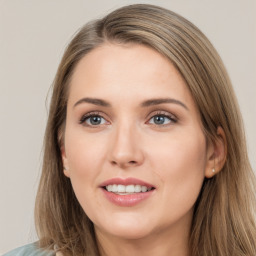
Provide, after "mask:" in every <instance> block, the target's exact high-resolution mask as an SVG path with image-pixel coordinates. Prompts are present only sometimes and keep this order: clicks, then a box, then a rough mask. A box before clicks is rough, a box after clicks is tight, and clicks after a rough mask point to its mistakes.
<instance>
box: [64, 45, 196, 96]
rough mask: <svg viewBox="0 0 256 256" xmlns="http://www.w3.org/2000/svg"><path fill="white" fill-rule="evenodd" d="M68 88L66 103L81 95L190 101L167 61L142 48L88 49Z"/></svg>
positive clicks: (175, 72)
mask: <svg viewBox="0 0 256 256" xmlns="http://www.w3.org/2000/svg"><path fill="white" fill-rule="evenodd" d="M70 86H71V88H70V97H69V98H70V100H73V99H74V98H76V99H78V98H79V97H82V96H84V97H85V96H93V97H101V96H104V97H106V98H109V100H114V99H115V96H117V97H116V98H117V99H123V100H125V99H127V98H129V97H128V96H131V98H133V99H134V100H136V99H137V100H139V99H140V98H143V97H144V98H150V97H155V98H157V97H163V96H165V97H167V96H169V97H174V96H175V97H176V98H178V100H181V99H183V101H184V100H185V101H191V100H192V98H191V95H190V92H189V90H188V88H187V85H186V83H185V81H184V79H183V78H182V76H181V75H180V73H179V72H178V71H177V69H176V68H175V67H174V65H173V64H172V63H171V61H170V60H168V59H167V58H166V57H164V56H163V55H161V54H160V53H158V52H157V51H156V50H154V49H152V48H149V47H147V46H144V45H116V44H104V45H102V46H101V47H98V48H96V49H94V50H92V51H91V52H90V53H88V54H87V55H85V56H84V57H83V58H82V59H81V60H80V62H79V63H78V65H77V67H76V68H75V71H74V73H73V76H72V79H71V84H70ZM135 95H136V97H134V96H135Z"/></svg>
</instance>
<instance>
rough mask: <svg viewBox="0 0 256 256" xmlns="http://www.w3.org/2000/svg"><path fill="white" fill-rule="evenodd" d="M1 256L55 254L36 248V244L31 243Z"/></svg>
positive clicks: (51, 255) (44, 255)
mask: <svg viewBox="0 0 256 256" xmlns="http://www.w3.org/2000/svg"><path fill="white" fill-rule="evenodd" d="M3 256H55V252H54V251H46V250H42V249H40V248H38V247H37V243H33V244H28V245H25V246H22V247H19V248H17V249H14V250H12V251H10V252H7V253H6V254H4V255H3Z"/></svg>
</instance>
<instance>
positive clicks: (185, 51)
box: [7, 5, 256, 256]
mask: <svg viewBox="0 0 256 256" xmlns="http://www.w3.org/2000/svg"><path fill="white" fill-rule="evenodd" d="M254 189H255V178H254V175H253V172H252V170H251V167H250V164H249V161H248V157H247V152H246V144H245V137H244V133H243V124H242V120H241V116H240V112H239V109H238V105H237V101H236V98H235V95H234V92H233V89H232V86H231V83H230V81H229V78H228V75H227V73H226V71H225V68H224V66H223V64H222V61H221V59H220V57H219V56H218V54H217V53H216V51H215V49H214V48H213V46H212V45H211V44H210V42H209V41H208V40H207V38H206V37H205V36H204V35H203V34H202V32H200V31H199V30H198V28H196V27H195V26H194V25H192V24H191V23H190V22H188V21H187V20H185V19H184V18H182V17H180V16H179V15H177V14H175V13H173V12H171V11H168V10H166V9H163V8H160V7H156V6H152V5H131V6H126V7H123V8H120V9H118V10H116V11H114V12H112V13H110V14H109V15H107V16H106V17H104V18H103V19H100V20H97V21H93V22H91V23H89V24H87V25H86V26H85V27H83V28H82V29H81V30H80V31H79V32H78V34H77V35H76V36H75V37H74V39H73V40H72V42H71V43H70V45H69V46H68V48H67V49H66V52H65V53H64V56H63V59H62V61H61V63H60V66H59V69H58V72H57V75H56V78H55V81H54V88H53V95H52V101H51V107H50V115H49V119H48V124H47V129H46V135H45V151H44V163H43V170H42V177H41V181H40V185H39V190H38V195H37V200H36V210H35V218H36V224H37V230H38V235H39V239H40V240H39V242H38V243H37V244H33V245H29V246H27V247H23V248H21V249H18V250H16V251H15V252H12V253H10V254H7V255H17V254H18V253H20V254H19V255H28V253H31V255H48V254H49V255H55V252H57V255H65V256H66V255H90V256H92V255H111V256H115V255H128V254H129V255H160V256H161V255H172V256H178V255H180V256H199V255H202V256H203V255H204V256H205V255H207V256H208V255H212V256H214V255H216V256H217V255H218V256H222V255H223V256H224V255H225V256H226V255H235V256H241V255H250V256H253V255H256V247H255V244H256V243H255V240H256V229H255V220H254V215H255V190H254ZM15 253H16V254H15ZM22 253H23V254H22Z"/></svg>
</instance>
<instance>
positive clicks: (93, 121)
mask: <svg viewBox="0 0 256 256" xmlns="http://www.w3.org/2000/svg"><path fill="white" fill-rule="evenodd" d="M90 122H91V124H92V125H98V124H100V123H101V117H100V116H92V117H90Z"/></svg>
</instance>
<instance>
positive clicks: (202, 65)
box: [35, 4, 256, 256]
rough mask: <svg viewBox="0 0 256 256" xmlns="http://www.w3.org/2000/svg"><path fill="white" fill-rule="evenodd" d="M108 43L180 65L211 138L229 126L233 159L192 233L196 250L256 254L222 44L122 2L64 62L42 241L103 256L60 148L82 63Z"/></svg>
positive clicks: (200, 208)
mask: <svg viewBox="0 0 256 256" xmlns="http://www.w3.org/2000/svg"><path fill="white" fill-rule="evenodd" d="M104 42H110V43H111V42H112V43H118V44H127V43H133V44H144V45H147V46H149V47H151V48H153V49H155V50H156V51H158V52H159V53H161V54H162V55H164V56H166V57H167V58H168V59H169V60H170V61H171V62H172V63H173V64H174V65H175V67H176V68H177V70H179V72H180V74H181V75H182V76H183V78H184V79H185V81H186V83H187V86H188V88H189V90H190V92H191V94H192V96H193V98H194V101H195V103H196V105H197V107H198V109H199V112H200V115H201V121H202V124H203V129H204V132H205V136H206V138H207V140H210V141H212V142H213V143H214V141H216V139H217V134H216V130H217V127H218V126H221V127H222V128H223V130H224V133H225V135H226V141H227V158H226V163H225V165H224V167H223V169H222V171H220V172H219V173H218V174H217V175H215V176H214V177H213V178H211V179H205V181H204V184H203V187H202V189H201V193H200V196H199V198H198V200H197V202H196V205H195V209H194V216H193V221H192V226H191V234H190V250H191V251H190V254H191V256H205V255H207V256H227V255H232V256H242V255H250V256H253V255H256V227H255V219H254V217H255V216H254V215H255V212H256V211H255V178H254V175H253V172H252V170H251V167H250V164H249V160H248V156H247V149H246V143H245V136H244V131H243V123H242V119H241V115H240V111H239V108H238V104H237V100H236V97H235V95H234V92H233V89H232V85H231V82H230V80H229V77H228V75H227V72H226V70H225V67H224V65H223V63H222V61H221V59H220V57H219V55H218V54H217V52H216V50H215V49H214V47H213V46H212V44H211V43H210V42H209V41H208V39H207V38H206V37H205V36H204V34H203V33H202V32H201V31H200V30H199V29H198V28H197V27H195V26H194V25H193V24H191V23H190V22H189V21H187V20H186V19H184V18H183V17H181V16H179V15H178V14H176V13H173V12H171V11H169V10H166V9H163V8H161V7H157V6H152V5H143V4H138V5H130V6H126V7H122V8H120V9H118V10H116V11H114V12H112V13H110V14H109V15H107V16H106V17H104V18H102V19H100V20H96V21H93V22H90V23H88V24H87V25H85V26H84V27H83V28H82V29H80V31H79V32H78V33H77V34H76V36H75V37H74V38H73V40H72V41H71V43H70V44H69V46H68V47H67V49H66V51H65V53H64V56H63V58H62V61H61V63H60V65H59V68H58V72H57V74H56V77H55V80H54V84H53V94H52V100H51V105H50V112H49V118H48V123H47V128H46V133H45V143H44V159H43V167H42V176H41V180H40V185H39V189H38V194H37V198H36V208H35V218H36V227H37V231H38V235H39V239H40V246H41V247H44V248H45V247H49V248H51V246H52V245H53V244H56V245H58V247H59V248H60V249H61V250H62V251H63V252H64V253H65V255H89V256H93V255H99V251H98V247H97V242H96V237H95V234H94V228H93V224H92V222H91V221H90V220H89V219H88V217H87V216H86V214H85V213H84V211H83V209H82V208H81V206H80V205H79V203H78V201H77V199H76V197H75V195H74V192H73V189H72V186H71V183H70V180H69V179H68V178H66V177H65V176H64V174H63V165H62V160H61V152H60V146H61V143H62V135H63V133H64V130H65V118H66V107H67V99H68V86H69V82H70V79H71V77H72V74H73V71H74V69H75V67H76V65H77V63H78V62H79V61H80V60H81V59H82V58H83V57H84V56H85V55H86V54H87V53H88V52H90V51H91V50H93V49H95V48H97V47H98V46H100V45H102V44H103V43H104Z"/></svg>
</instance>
